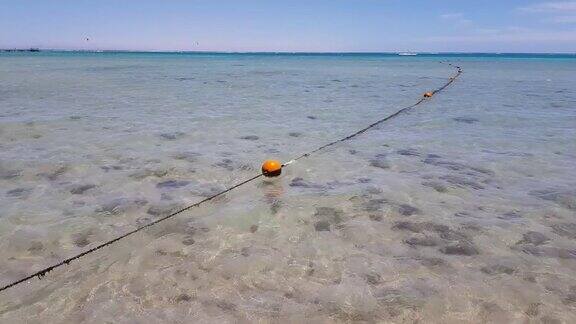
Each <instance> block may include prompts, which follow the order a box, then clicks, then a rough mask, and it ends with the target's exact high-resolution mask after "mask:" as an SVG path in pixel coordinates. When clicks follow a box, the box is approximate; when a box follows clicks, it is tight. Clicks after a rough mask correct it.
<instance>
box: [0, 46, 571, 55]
mask: <svg viewBox="0 0 576 324" xmlns="http://www.w3.org/2000/svg"><path fill="white" fill-rule="evenodd" d="M11 51H12V52H87V53H105V52H109V53H122V52H124V53H167V54H169V53H190V54H194V53H198V54H203V53H204V54H396V55H398V54H403V53H409V54H428V55H442V54H466V55H470V54H493V55H510V54H512V55H515V54H516V55H517V54H524V55H526V54H529V55H576V51H575V52H499V51H489V52H477V51H464V52H456V51H225V50H138V49H72V48H41V47H26V48H21V47H12V48H1V47H0V52H11Z"/></svg>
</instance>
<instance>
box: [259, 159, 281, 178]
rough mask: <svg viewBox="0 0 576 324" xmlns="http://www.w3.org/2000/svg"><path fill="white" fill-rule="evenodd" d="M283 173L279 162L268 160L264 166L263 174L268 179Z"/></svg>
mask: <svg viewBox="0 0 576 324" xmlns="http://www.w3.org/2000/svg"><path fill="white" fill-rule="evenodd" d="M280 173H282V163H280V161H277V160H266V161H264V163H263V164H262V174H263V175H264V176H266V177H277V176H279V175H280Z"/></svg>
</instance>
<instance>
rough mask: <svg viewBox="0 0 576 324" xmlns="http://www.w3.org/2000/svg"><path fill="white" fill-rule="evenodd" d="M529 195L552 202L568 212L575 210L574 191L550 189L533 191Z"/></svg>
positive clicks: (575, 199) (575, 197) (575, 196)
mask: <svg viewBox="0 0 576 324" xmlns="http://www.w3.org/2000/svg"><path fill="white" fill-rule="evenodd" d="M529 194H530V195H531V196H534V197H538V198H540V199H543V200H548V201H553V202H555V203H557V204H559V205H561V206H563V207H565V208H568V209H570V210H576V191H570V190H563V189H556V188H550V189H544V190H533V191H530V192H529Z"/></svg>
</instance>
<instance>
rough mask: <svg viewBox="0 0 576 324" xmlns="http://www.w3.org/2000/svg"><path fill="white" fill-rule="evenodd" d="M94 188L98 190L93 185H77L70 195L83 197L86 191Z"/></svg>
mask: <svg viewBox="0 0 576 324" xmlns="http://www.w3.org/2000/svg"><path fill="white" fill-rule="evenodd" d="M94 188H96V185H93V184H83V185H77V186H74V187H73V188H72V189H70V193H71V194H73V195H82V194H84V193H85V192H86V191H88V190H90V189H94Z"/></svg>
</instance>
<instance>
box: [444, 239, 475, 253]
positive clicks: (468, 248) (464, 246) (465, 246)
mask: <svg viewBox="0 0 576 324" xmlns="http://www.w3.org/2000/svg"><path fill="white" fill-rule="evenodd" d="M440 252H442V253H444V254H448V255H464V256H472V255H476V254H478V250H477V249H476V247H475V246H474V245H472V244H471V243H467V242H459V243H457V244H452V245H448V246H445V247H443V248H441V249H440Z"/></svg>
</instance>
